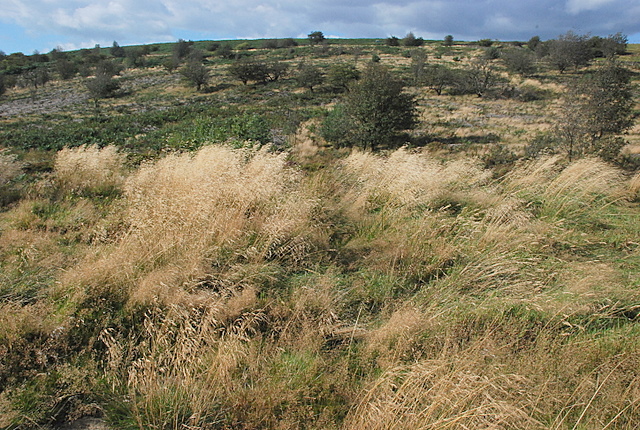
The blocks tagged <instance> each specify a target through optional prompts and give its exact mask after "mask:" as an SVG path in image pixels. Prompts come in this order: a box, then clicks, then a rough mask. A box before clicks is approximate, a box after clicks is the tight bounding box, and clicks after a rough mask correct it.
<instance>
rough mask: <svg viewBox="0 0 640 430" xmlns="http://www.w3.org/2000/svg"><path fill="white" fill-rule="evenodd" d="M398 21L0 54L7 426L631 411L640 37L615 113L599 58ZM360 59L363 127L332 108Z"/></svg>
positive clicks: (179, 425) (495, 423)
mask: <svg viewBox="0 0 640 430" xmlns="http://www.w3.org/2000/svg"><path fill="white" fill-rule="evenodd" d="M530 42H531V41H530ZM591 42H592V44H591V45H589V46H590V49H592V50H593V49H596V48H597V47H598V46H600V45H597V44H596V45H593V42H594V41H593V40H591ZM388 43H391V46H390V45H389V44H388ZM394 43H395V42H393V41H386V40H384V39H380V40H376V39H371V40H330V41H329V42H325V43H319V44H314V45H310V44H308V41H304V40H292V39H291V40H290V39H284V40H270V41H220V42H195V43H193V44H189V43H187V42H183V43H182V44H181V43H177V44H159V45H153V46H148V47H125V48H122V49H123V50H124V51H120V50H118V49H115V48H119V47H117V46H116V45H115V44H114V47H113V48H112V49H110V48H96V49H93V50H85V51H78V52H69V53H58V52H54V53H50V54H47V55H48V58H47V59H46V61H44V60H43V61H40V60H38V61H37V62H36V61H35V59H34V58H27V59H24V58H22V57H19V56H15V55H13V56H7V57H8V58H3V59H0V66H1V67H2V69H0V70H3V73H4V74H3V75H2V76H3V79H4V83H5V84H4V85H5V93H4V95H2V96H0V97H1V98H0V145H1V149H0V204H1V207H2V210H1V211H0V428H6V429H26V428H47V427H56V426H63V425H65V424H67V423H69V422H73V421H75V420H77V419H79V418H82V417H90V416H91V417H99V418H100V419H101V420H102V421H103V422H104V423H106V425H108V426H109V428H112V429H176V430H177V429H185V428H190V429H354V430H355V429H463V428H473V429H482V428H487V429H488V428H491V429H494V428H495V429H541V430H542V429H572V430H573V429H576V430H577V429H604V428H606V429H629V430H630V429H635V428H637V427H638V423H640V372H639V371H638V369H640V324H639V323H640V317H639V316H638V315H639V314H640V222H639V220H640V216H639V214H640V206H639V203H640V174H639V173H638V164H639V162H638V155H637V154H638V153H640V135H639V133H638V132H639V130H638V128H637V126H636V125H635V117H636V115H637V106H636V104H635V101H636V100H637V88H636V86H635V84H636V83H637V81H638V75H637V73H638V68H639V66H638V64H639V62H640V58H639V57H640V49H639V48H638V46H637V45H630V46H628V47H626V53H625V54H624V55H619V56H618V57H617V60H616V61H617V63H616V64H617V65H619V67H620V69H616V70H622V69H624V76H628V77H629V82H628V85H626V86H624V88H622V90H625V91H629V94H630V96H631V99H630V100H631V101H632V105H631V107H630V111H628V112H627V114H628V115H627V116H626V117H624V118H622V116H623V115H619V116H617V117H615V116H612V117H607V118H609V119H607V120H606V121H604V124H605V125H606V124H612V123H613V122H614V121H613V120H612V119H611V118H613V119H616V120H618V119H620V118H621V119H620V123H621V124H622V123H624V127H622V126H621V127H622V128H624V130H622V129H621V128H619V129H617V130H618V131H620V132H619V133H618V132H615V130H614V129H613V128H611V127H610V128H606V127H605V128H602V127H601V128H599V129H597V130H596V131H594V128H590V127H587V125H589V126H592V125H594V124H595V123H596V122H597V119H598V118H600V117H601V115H599V114H600V112H599V111H597V110H596V111H593V112H591V111H589V110H588V109H589V105H588V104H587V102H588V101H589V97H590V95H585V94H584V92H583V93H580V92H578V90H577V89H580V88H583V87H581V85H584V82H591V83H593V82H594V81H592V80H591V81H590V80H589V79H591V78H592V77H594V76H595V77H597V76H610V75H600V74H599V73H600V72H599V71H600V70H604V68H605V67H607V64H609V63H608V60H606V59H605V58H602V57H601V56H595V57H594V58H590V59H589V61H587V62H586V63H584V64H576V65H572V66H570V67H568V68H566V69H564V70H562V71H561V70H559V69H558V68H557V67H556V66H554V63H553V62H552V61H551V60H550V57H548V55H550V54H548V53H545V52H544V51H542V48H539V49H540V51H538V48H536V49H533V48H532V47H530V46H527V44H518V43H502V42H497V41H479V42H474V43H456V42H454V43H453V45H452V46H443V42H441V41H424V43H423V44H422V45H421V46H403V44H402V40H401V41H399V46H393V45H394ZM541 46H542V45H541ZM551 46H552V44H549V45H547V48H549V50H550V52H553V49H551V48H550V47H551ZM594 46H595V48H594ZM603 46H604V45H603ZM182 48H184V49H185V54H184V55H183V56H181V55H179V54H180V49H182ZM524 49H527V50H529V51H520V50H524ZM545 49H546V48H545ZM602 49H604V48H602ZM523 53H524V54H525V55H532V56H531V60H532V63H527V64H529V66H528V67H529V68H526V70H521V69H518V68H515V66H514V60H513V58H514V56H517V55H521V54H523ZM63 54H64V55H63ZM114 54H115V55H114ZM134 54H135V55H134ZM510 55H511V57H509V56H510ZM510 58H511V59H510ZM105 61H107V62H108V65H105V64H106V63H105ZM65 62H68V63H69V64H66V63H65ZM36 63H37V64H36ZM371 63H374V64H377V65H379V66H382V67H385V68H386V70H388V71H389V72H390V73H391V74H392V76H393V77H394V79H396V78H397V79H398V80H399V81H401V82H402V83H403V84H404V93H403V94H408V95H410V96H411V99H412V100H415V108H416V111H415V112H416V119H417V121H416V124H415V127H413V128H412V129H410V130H401V131H399V132H398V133H397V135H395V136H393V138H392V139H391V138H390V140H388V141H385V142H381V143H379V144H378V145H377V150H376V151H370V150H363V149H360V148H357V147H351V146H350V145H346V144H345V143H344V142H341V141H340V139H339V137H340V133H335V129H331V130H329V132H328V131H327V127H331V125H330V124H331V122H330V120H329V118H332V112H335V111H334V109H339V107H340V106H342V104H343V103H345V100H350V98H351V99H355V100H358V99H357V98H355V96H354V95H353V94H357V93H358V91H359V90H357V87H356V86H357V85H359V82H362V80H363V79H365V78H366V76H367V75H366V70H367V68H368V67H371V66H370V64H371ZM517 64H521V63H517ZM247 65H249V66H250V67H249V69H250V71H252V73H254V74H253V75H251V74H250V75H249V77H248V78H247V79H246V81H247V82H246V84H245V83H243V82H242V80H243V79H242V76H243V75H241V74H239V72H238V70H239V69H240V67H241V66H242V67H245V66H247ZM336 65H338V66H336ZM63 66H65V67H67V66H68V67H72V66H74V67H76V69H75V72H74V73H72V74H71V76H68V77H66V78H65V79H63V78H62V74H61V73H63V72H64V70H65V69H64V68H63ZM110 67H113V69H109V68H110ZM252 67H253V69H252ZM260 67H266V77H265V75H264V74H263V75H260V74H256V68H258V69H259V68H260ZM234 68H235V69H234ZM311 68H315V70H316V71H318V72H319V75H317V74H316V75H314V74H313V73H309V74H307V75H303V71H306V72H309V70H312V69H311ZM203 70H204V72H205V75H204V76H206V79H205V80H204V82H201V83H200V85H199V86H200V88H199V90H198V89H197V86H198V85H197V82H196V80H194V78H193V77H194V73H196V72H198V73H202V71H203ZM234 70H235V72H234ZM353 70H355V71H356V72H357V73H359V74H360V76H361V79H360V80H355V79H351V78H350V77H349V73H351V72H352V71H353ZM278 71H280V72H281V73H280V72H278ZM44 72H46V73H47V74H48V75H46V76H48V77H47V78H46V79H42V80H41V81H37V79H41V78H38V76H40V77H42V76H45V75H43V74H42V73H44ZM276 72H277V73H279V75H278V76H277V77H275V75H274V73H276ZM346 72H349V73H346ZM480 72H482V73H483V75H482V76H485V78H487V79H486V80H483V81H482V82H484V83H483V84H482V85H480V84H478V82H476V83H475V84H474V85H472V84H471V83H470V82H472V81H473V79H474V78H473V77H474V76H475V77H477V76H479V75H478V73H480ZM314 73H315V72H314ZM439 73H442V76H444V77H443V80H442V82H440V81H439V80H438V79H436V77H437V76H440V75H439ZM82 75H84V76H82ZM314 76H315V78H317V77H318V76H320V78H318V80H314V79H315V78H313V77H314ZM363 76H364V77H363ZM384 76H387V75H384ZM30 77H32V79H33V80H29V78H30ZM312 78H313V79H312ZM100 79H102V80H100ZM34 82H37V84H35V83H34ZM310 82H311V85H310V84H309V83H310ZM439 83H440V84H442V87H439V86H438V85H439ZM478 85H480V86H478ZM621 87H623V86H622V85H621ZM576 88H577V89H576ZM589 88H591V89H592V91H591V94H593V95H594V97H595V95H596V94H600V93H599V92H598V91H600V90H601V89H602V87H597V86H596V87H589ZM604 88H605V90H607V88H608V87H604ZM98 90H105V91H106V92H101V91H98ZM574 90H575V91H574ZM613 90H614V88H613V84H612V86H611V89H610V91H609V90H607V91H605V93H604V95H603V97H604V96H606V95H607V94H612V93H613ZM622 90H621V92H620V93H619V94H622V95H621V96H620V97H618V98H617V99H616V101H620V100H622V101H625V100H623V99H624V94H626V93H624V91H622ZM600 95H602V94H600ZM572 97H573V98H572ZM598 100H608V99H606V98H602V99H598ZM602 103H604V102H602ZM571 106H577V107H580V109H574V110H572V109H571V108H570V107H571ZM600 106H605V105H604V104H601V105H600ZM611 106H619V105H618V104H615V101H614V102H611ZM603 110H604V109H603ZM338 112H339V111H338ZM333 115H334V119H335V114H333ZM588 115H593V116H591V117H590V116H588ZM582 118H587V119H586V120H583V119H582ZM572 121H575V122H572ZM625 121H626V122H625ZM569 126H571V127H569ZM340 130H343V129H338V131H340ZM621 130H622V131H621ZM347 131H348V130H347ZM331 132H333V134H332V133H331ZM336 134H337V135H338V138H337V140H334V141H331V139H329V141H327V139H326V138H328V136H335V135H336ZM575 136H578V138H575V141H574V140H571V139H574V137H575ZM587 137H588V138H589V139H592V140H590V141H589V144H588V145H587V144H586V143H585V139H586V138H587ZM569 140H571V144H570V143H569Z"/></svg>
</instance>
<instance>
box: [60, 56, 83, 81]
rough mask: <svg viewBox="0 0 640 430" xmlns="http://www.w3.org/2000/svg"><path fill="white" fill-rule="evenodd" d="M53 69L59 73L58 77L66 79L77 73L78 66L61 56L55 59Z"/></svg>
mask: <svg viewBox="0 0 640 430" xmlns="http://www.w3.org/2000/svg"><path fill="white" fill-rule="evenodd" d="M55 69H56V71H57V72H58V75H60V79H62V80H65V81H66V80H68V79H71V78H73V77H74V76H75V75H76V73H78V66H77V65H76V63H74V62H73V61H69V60H67V59H66V58H62V59H60V60H57V61H56V64H55Z"/></svg>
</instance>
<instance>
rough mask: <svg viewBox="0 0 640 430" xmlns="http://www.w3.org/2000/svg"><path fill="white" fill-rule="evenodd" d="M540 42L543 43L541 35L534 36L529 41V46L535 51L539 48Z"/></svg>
mask: <svg viewBox="0 0 640 430" xmlns="http://www.w3.org/2000/svg"><path fill="white" fill-rule="evenodd" d="M540 43H542V42H541V41H540V36H533V37H532V38H531V39H529V41H528V42H527V47H528V48H529V49H531V50H532V51H533V52H535V51H536V50H537V49H538V46H540Z"/></svg>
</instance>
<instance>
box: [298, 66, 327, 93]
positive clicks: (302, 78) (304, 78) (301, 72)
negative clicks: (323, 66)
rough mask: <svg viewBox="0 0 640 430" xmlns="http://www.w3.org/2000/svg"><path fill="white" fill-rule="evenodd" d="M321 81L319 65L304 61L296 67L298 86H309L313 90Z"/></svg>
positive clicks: (322, 78) (322, 79)
mask: <svg viewBox="0 0 640 430" xmlns="http://www.w3.org/2000/svg"><path fill="white" fill-rule="evenodd" d="M323 81H324V76H323V75H322V71H321V70H320V68H319V67H317V66H313V65H311V64H305V63H302V64H300V66H299V67H298V73H297V74H296V82H297V83H298V85H299V86H301V87H304V88H309V90H310V91H311V92H313V88H314V87H317V86H318V85H321V84H322V82H323Z"/></svg>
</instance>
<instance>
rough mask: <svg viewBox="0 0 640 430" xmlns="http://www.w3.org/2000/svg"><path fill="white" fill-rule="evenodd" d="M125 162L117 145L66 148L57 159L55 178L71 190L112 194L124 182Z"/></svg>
mask: <svg viewBox="0 0 640 430" xmlns="http://www.w3.org/2000/svg"><path fill="white" fill-rule="evenodd" d="M124 163H125V155H124V154H122V153H120V152H118V149H117V148H116V147H115V146H105V147H104V148H98V147H96V146H85V147H78V148H64V149H62V150H60V151H58V153H57V155H56V158H55V161H54V171H55V181H56V183H57V185H58V186H59V187H61V188H62V189H63V190H65V191H67V192H71V193H76V194H78V193H92V194H100V195H102V194H109V193H112V192H114V191H115V190H118V189H119V188H120V187H121V186H122V184H123V182H124V177H125V176H124Z"/></svg>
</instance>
